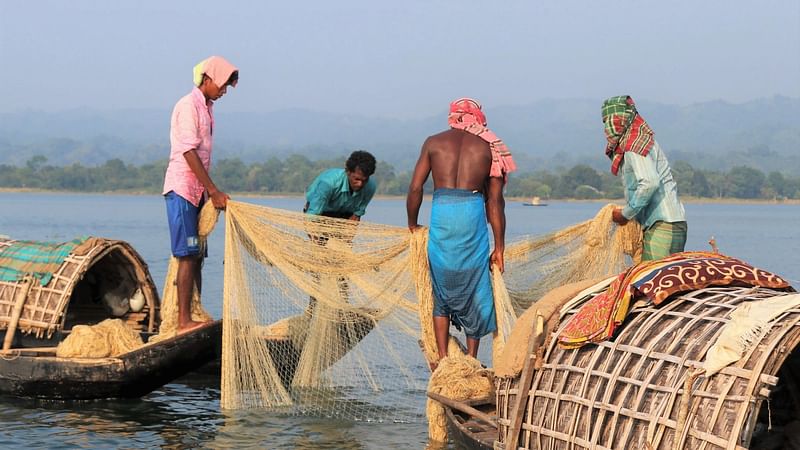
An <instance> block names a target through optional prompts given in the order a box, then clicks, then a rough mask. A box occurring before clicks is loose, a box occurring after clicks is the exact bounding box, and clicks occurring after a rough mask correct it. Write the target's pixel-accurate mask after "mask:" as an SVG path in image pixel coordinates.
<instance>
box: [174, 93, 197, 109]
mask: <svg viewBox="0 0 800 450" xmlns="http://www.w3.org/2000/svg"><path fill="white" fill-rule="evenodd" d="M183 111H190V112H193V111H195V107H194V100H193V99H192V93H191V92H190V93H188V94H186V95H184V96H183V97H181V98H179V99H178V101H177V102H175V107H174V108H173V109H172V112H173V114H174V113H177V112H183Z"/></svg>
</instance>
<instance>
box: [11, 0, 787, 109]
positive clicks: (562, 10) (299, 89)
mask: <svg viewBox="0 0 800 450" xmlns="http://www.w3.org/2000/svg"><path fill="white" fill-rule="evenodd" d="M214 54H216V55H222V56H224V57H226V58H227V59H229V60H230V61H231V62H233V63H234V64H235V65H237V66H238V68H239V70H240V81H239V84H238V86H237V88H236V89H229V90H228V94H227V95H226V97H224V98H223V99H221V100H220V102H219V105H218V106H217V108H225V110H226V111H231V112H254V111H257V112H267V111H279V110H285V109H294V108H300V109H311V110H317V111H325V112H339V113H344V114H353V115H363V116H375V117H386V118H417V117H426V116H431V115H433V114H438V113H440V112H441V111H442V110H445V109H446V108H447V104H448V103H449V102H450V101H451V100H453V99H455V98H458V97H463V96H470V97H474V98H477V99H479V100H480V101H481V102H482V103H483V104H484V106H485V107H491V106H501V105H502V106H510V105H525V104H529V103H533V102H536V101H538V100H542V99H573V98H582V99H583V98H592V99H595V98H596V99H597V100H598V104H599V102H601V101H602V99H603V98H606V97H610V96H613V95H620V94H630V95H632V96H633V97H634V98H635V99H637V101H640V100H641V99H645V100H648V101H651V102H659V103H666V104H677V105H687V104H692V103H698V102H705V101H712V100H723V101H727V102H731V103H742V102H746V101H748V100H752V99H756V98H763V97H772V96H774V95H782V96H788V97H794V98H797V97H800V2H798V1H797V0H775V1H768V2H757V1H752V0H749V1H748V0H744V1H743V0H730V1H722V0H709V1H697V0H688V1H687V0H676V1H672V0H671V1H648V0H645V1H636V2H634V1H632V0H620V1H611V2H597V1H570V0H567V1H553V2H548V1H536V0H527V1H516V0H504V1H498V2H486V1H471V0H462V1H459V2H456V1H445V0H419V1H418V0H404V1H401V2H389V1H380V0H364V1H347V0H339V1H331V0H316V1H310V0H309V1H306V0H291V1H258V2H256V1H252V2H249V1H238V2H222V1H217V2H208V1H205V0H192V1H185V0H170V1H154V0H139V1H133V0H114V1H108V0H98V1H91V0H69V1H63V0H59V1H39V0H26V1H13V0H0V86H2V99H1V100H0V112H15V111H48V112H51V111H52V112H55V111H64V110H70V109H74V108H88V109H97V110H116V109H139V108H147V109H153V108H155V109H171V108H172V106H173V105H174V103H175V101H177V99H178V98H180V97H181V96H183V95H185V94H186V93H188V92H189V90H190V89H191V79H192V67H193V66H194V64H196V63H197V62H199V61H200V60H202V59H204V58H205V57H207V56H210V55H214ZM223 105H224V106H223Z"/></svg>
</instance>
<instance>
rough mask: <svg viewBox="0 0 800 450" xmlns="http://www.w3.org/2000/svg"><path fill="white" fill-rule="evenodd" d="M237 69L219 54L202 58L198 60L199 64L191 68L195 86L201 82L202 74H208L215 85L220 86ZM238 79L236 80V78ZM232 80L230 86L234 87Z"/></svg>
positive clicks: (234, 83)
mask: <svg viewBox="0 0 800 450" xmlns="http://www.w3.org/2000/svg"><path fill="white" fill-rule="evenodd" d="M238 71H239V69H237V68H236V66H234V65H233V64H231V63H230V62H228V60H227V59H225V58H223V57H221V56H212V57H210V58H207V59H204V60H203V61H200V63H199V64H197V65H196V66H194V69H193V70H192V75H193V80H194V85H195V86H198V87H199V86H200V84H201V83H202V82H203V75H206V76H208V77H209V78H211V81H213V82H214V84H216V85H217V87H218V88H222V87H223V86H224V85H225V83H227V82H228V80H229V79H230V78H231V75H233V72H238ZM237 81H238V80H237ZM237 81H234V82H233V83H231V86H233V87H236V82H237Z"/></svg>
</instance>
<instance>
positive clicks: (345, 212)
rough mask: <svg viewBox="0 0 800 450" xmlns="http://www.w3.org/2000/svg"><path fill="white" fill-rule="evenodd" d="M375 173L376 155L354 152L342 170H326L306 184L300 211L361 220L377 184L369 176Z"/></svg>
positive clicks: (359, 151) (360, 151)
mask: <svg viewBox="0 0 800 450" xmlns="http://www.w3.org/2000/svg"><path fill="white" fill-rule="evenodd" d="M374 173H375V157H374V156H372V154H370V153H369V152H365V151H362V150H357V151H354V152H353V153H351V154H350V157H349V158H347V162H345V165H344V169H328V170H326V171H324V172H322V173H321V174H319V175H318V176H317V178H315V179H314V181H313V182H312V183H311V185H309V186H308V189H307V190H306V205H305V207H304V208H303V212H304V213H306V214H315V215H318V216H325V217H337V218H340V219H349V220H355V221H360V220H361V217H362V216H363V215H364V214H365V213H366V211H367V205H368V204H369V202H370V200H372V196H373V195H375V190H376V189H377V187H378V184H377V183H376V182H375V179H372V178H370V177H371V176H372V174H374Z"/></svg>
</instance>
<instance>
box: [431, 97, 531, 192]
mask: <svg viewBox="0 0 800 450" xmlns="http://www.w3.org/2000/svg"><path fill="white" fill-rule="evenodd" d="M447 123H448V124H449V125H450V128H455V129H456V130H464V131H466V132H467V133H470V134H474V135H475V136H478V137H479V138H481V139H483V140H484V141H486V142H488V143H489V148H490V149H491V152H492V167H491V169H489V176H490V177H503V181H504V182H508V174H509V173H511V172H513V171H515V170H517V165H516V164H515V163H514V159H513V158H512V157H511V151H509V150H508V147H506V144H505V143H504V142H503V141H502V140H501V139H500V138H498V137H497V135H496V134H494V133H493V132H492V131H491V130H490V129H488V128H486V116H485V115H484V114H483V111H481V104H480V103H478V101H477V100H473V99H471V98H460V99H458V100H456V101H454V102H452V103H450V114H449V115H448V116H447Z"/></svg>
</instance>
